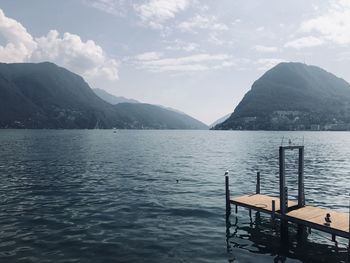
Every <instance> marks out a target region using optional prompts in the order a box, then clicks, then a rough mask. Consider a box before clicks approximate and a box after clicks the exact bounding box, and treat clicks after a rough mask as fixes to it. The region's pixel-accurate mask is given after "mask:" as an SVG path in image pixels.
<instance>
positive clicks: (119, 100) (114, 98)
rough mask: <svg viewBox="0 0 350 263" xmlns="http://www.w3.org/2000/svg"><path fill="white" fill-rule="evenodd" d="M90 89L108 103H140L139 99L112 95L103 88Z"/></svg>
mask: <svg viewBox="0 0 350 263" xmlns="http://www.w3.org/2000/svg"><path fill="white" fill-rule="evenodd" d="M92 90H93V92H95V94H96V95H97V96H99V97H100V98H101V99H103V100H104V101H107V102H108V103H110V104H113V105H115V104H118V103H124V102H127V103H140V102H139V101H137V100H134V99H127V98H124V97H117V96H114V95H112V94H110V93H108V92H107V91H105V90H103V89H92Z"/></svg>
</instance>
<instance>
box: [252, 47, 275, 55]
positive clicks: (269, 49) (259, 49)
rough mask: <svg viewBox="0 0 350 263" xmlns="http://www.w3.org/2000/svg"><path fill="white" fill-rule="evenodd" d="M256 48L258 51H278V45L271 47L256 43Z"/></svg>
mask: <svg viewBox="0 0 350 263" xmlns="http://www.w3.org/2000/svg"><path fill="white" fill-rule="evenodd" d="M254 49H255V50H256V51H258V52H264V53H273V52H277V51H278V48H277V47H269V46H262V45H256V46H255V47H254Z"/></svg>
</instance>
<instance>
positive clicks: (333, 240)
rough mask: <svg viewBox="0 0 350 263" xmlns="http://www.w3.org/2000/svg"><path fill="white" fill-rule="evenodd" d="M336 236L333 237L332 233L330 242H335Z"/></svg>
mask: <svg viewBox="0 0 350 263" xmlns="http://www.w3.org/2000/svg"><path fill="white" fill-rule="evenodd" d="M336 241H337V240H336V237H335V234H332V242H336Z"/></svg>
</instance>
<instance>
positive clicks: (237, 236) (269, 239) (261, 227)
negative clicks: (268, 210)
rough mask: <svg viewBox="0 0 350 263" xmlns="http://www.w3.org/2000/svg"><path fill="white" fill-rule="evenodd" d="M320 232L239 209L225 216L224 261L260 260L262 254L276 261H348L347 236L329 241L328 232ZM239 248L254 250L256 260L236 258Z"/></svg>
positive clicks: (326, 262) (239, 251)
mask: <svg viewBox="0 0 350 263" xmlns="http://www.w3.org/2000/svg"><path fill="white" fill-rule="evenodd" d="M241 209H242V208H241ZM242 217H248V218H246V219H243V220H242ZM320 234H323V233H321V232H319V231H316V230H314V229H312V230H311V229H310V228H308V227H305V226H301V225H295V224H292V223H289V224H288V229H287V228H285V226H283V225H282V224H281V222H280V221H279V220H274V221H273V220H272V219H271V218H270V217H269V216H267V215H265V214H261V213H260V212H255V213H254V214H253V215H252V217H249V215H248V213H247V211H239V212H238V214H234V215H231V217H229V218H228V219H227V220H226V244H227V252H228V254H229V255H230V258H229V260H228V262H260V260H259V258H260V257H263V256H264V255H270V256H272V258H273V260H272V261H270V262H276V263H277V262H281V263H284V262H310V263H313V262H324V263H328V262H348V250H347V240H345V239H343V238H339V237H337V239H336V241H332V240H331V236H330V235H329V236H327V235H324V234H323V235H321V236H320ZM315 238H316V239H317V241H316V240H315ZM242 250H243V251H247V252H249V253H252V254H255V255H256V258H257V259H256V261H252V260H251V259H249V260H248V261H244V260H243V261H242V260H237V261H236V258H237V257H236V255H237V254H238V255H239V254H240V253H241V251H242ZM238 258H239V256H238ZM261 262H265V261H261Z"/></svg>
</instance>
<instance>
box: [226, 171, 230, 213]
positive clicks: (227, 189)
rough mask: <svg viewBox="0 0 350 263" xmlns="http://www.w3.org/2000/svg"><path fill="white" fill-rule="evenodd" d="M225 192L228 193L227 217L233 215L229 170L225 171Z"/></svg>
mask: <svg viewBox="0 0 350 263" xmlns="http://www.w3.org/2000/svg"><path fill="white" fill-rule="evenodd" d="M225 194H226V218H228V217H229V216H230V215H231V203H230V179H229V177H228V171H226V172H225Z"/></svg>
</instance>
